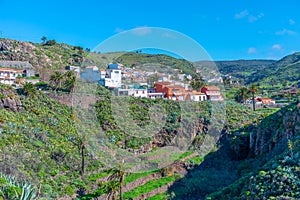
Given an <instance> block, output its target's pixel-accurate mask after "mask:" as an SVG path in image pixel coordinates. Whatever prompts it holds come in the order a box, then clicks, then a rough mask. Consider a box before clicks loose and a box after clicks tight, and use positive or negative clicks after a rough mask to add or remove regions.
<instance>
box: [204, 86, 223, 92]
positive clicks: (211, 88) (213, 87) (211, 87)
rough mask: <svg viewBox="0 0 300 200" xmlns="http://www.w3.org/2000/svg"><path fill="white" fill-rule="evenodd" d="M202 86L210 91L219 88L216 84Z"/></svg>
mask: <svg viewBox="0 0 300 200" xmlns="http://www.w3.org/2000/svg"><path fill="white" fill-rule="evenodd" d="M203 88H206V89H207V90H211V91H216V90H218V91H219V90H220V88H219V87H217V86H213V85H212V86H204V87H203Z"/></svg>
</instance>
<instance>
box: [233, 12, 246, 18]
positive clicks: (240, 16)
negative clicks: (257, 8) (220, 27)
mask: <svg viewBox="0 0 300 200" xmlns="http://www.w3.org/2000/svg"><path fill="white" fill-rule="evenodd" d="M248 15H249V11H248V10H243V11H241V12H240V13H237V14H235V15H234V18H235V19H242V18H244V17H246V16H248Z"/></svg>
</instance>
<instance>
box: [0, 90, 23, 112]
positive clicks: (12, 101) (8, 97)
mask: <svg viewBox="0 0 300 200" xmlns="http://www.w3.org/2000/svg"><path fill="white" fill-rule="evenodd" d="M0 94H1V96H0V109H7V110H10V111H13V112H18V111H21V110H22V103H21V101H20V99H19V97H18V96H17V95H16V94H15V93H14V92H13V91H12V90H6V89H1V88H0Z"/></svg>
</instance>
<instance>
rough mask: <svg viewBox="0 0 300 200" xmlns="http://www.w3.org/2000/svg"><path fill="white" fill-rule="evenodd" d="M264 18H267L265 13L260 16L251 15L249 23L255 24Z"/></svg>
mask: <svg viewBox="0 0 300 200" xmlns="http://www.w3.org/2000/svg"><path fill="white" fill-rule="evenodd" d="M263 16H265V14H264V13H259V14H258V15H249V16H248V21H249V22H255V21H257V20H259V19H260V18H262V17H263Z"/></svg>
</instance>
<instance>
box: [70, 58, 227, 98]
mask: <svg viewBox="0 0 300 200" xmlns="http://www.w3.org/2000/svg"><path fill="white" fill-rule="evenodd" d="M73 70H75V69H74V68H73ZM129 70H131V71H129ZM152 74H153V73H149V72H148V74H147V72H140V71H139V70H137V71H132V69H131V68H126V67H124V66H123V65H121V64H117V63H116V64H108V67H107V69H106V70H99V68H98V67H96V66H87V67H86V68H85V70H84V71H82V72H80V78H81V79H82V80H85V81H87V82H94V83H96V82H97V83H99V84H100V85H103V86H105V87H107V88H110V89H113V90H114V92H115V94H116V95H117V96H133V97H139V98H142V97H144V98H151V99H156V98H165V99H170V100H177V101H187V100H190V101H206V100H212V101H223V100H224V98H223V96H222V94H221V91H220V88H219V87H216V86H205V87H202V88H201V90H200V91H195V90H193V89H189V88H188V85H187V84H185V83H183V82H180V81H178V80H177V81H170V79H169V77H168V76H166V75H163V76H160V77H158V80H157V81H156V82H154V86H153V85H149V84H147V82H144V83H143V82H141V81H145V80H144V77H147V76H149V75H152ZM180 75H181V74H180ZM128 77H129V78H131V80H132V81H134V82H136V83H138V84H122V80H124V79H125V78H128ZM132 77H135V78H132ZM184 78H187V79H189V78H191V77H189V75H185V76H180V77H179V78H178V79H179V80H181V79H182V80H183V79H184ZM136 79H139V81H137V80H136Z"/></svg>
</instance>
